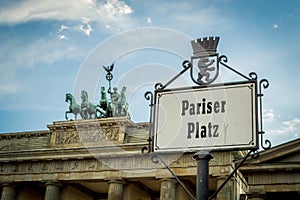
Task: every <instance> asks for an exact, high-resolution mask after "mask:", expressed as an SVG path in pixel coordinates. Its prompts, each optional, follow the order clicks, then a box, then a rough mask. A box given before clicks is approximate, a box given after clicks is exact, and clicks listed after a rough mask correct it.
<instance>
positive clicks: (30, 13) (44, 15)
mask: <svg viewBox="0 0 300 200" xmlns="http://www.w3.org/2000/svg"><path fill="white" fill-rule="evenodd" d="M131 13H133V9H132V8H131V7H130V6H128V5H127V4H126V3H125V2H124V1H120V0H107V1H105V2H99V1H96V0H76V1H74V0H64V1H40V0H26V1H21V2H19V3H18V4H13V6H9V7H2V8H0V24H1V23H2V24H19V23H25V22H27V21H32V20H67V21H76V22H78V21H82V19H83V18H86V19H89V20H90V21H95V22H100V23H103V24H104V23H109V24H113V25H114V26H116V27H117V28H120V27H124V26H125V25H127V26H130V25H131V22H130V18H129V17H128V15H130V14H131ZM64 28H67V27H61V31H63V30H64ZM84 32H85V34H89V33H90V31H89V29H87V28H84Z"/></svg>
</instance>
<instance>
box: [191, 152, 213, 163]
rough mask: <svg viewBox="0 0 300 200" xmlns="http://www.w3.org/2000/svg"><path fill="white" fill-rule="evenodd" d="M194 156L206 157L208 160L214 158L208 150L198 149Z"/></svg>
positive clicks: (196, 158) (198, 157)
mask: <svg viewBox="0 0 300 200" xmlns="http://www.w3.org/2000/svg"><path fill="white" fill-rule="evenodd" d="M193 158H194V159H195V160H200V159H204V160H208V161H210V160H211V159H213V157H212V155H211V154H210V153H209V152H208V151H198V152H196V153H195V154H194V155H193Z"/></svg>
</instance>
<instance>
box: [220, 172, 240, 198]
mask: <svg viewBox="0 0 300 200" xmlns="http://www.w3.org/2000/svg"><path fill="white" fill-rule="evenodd" d="M226 178H227V177H225V176H220V177H217V188H219V187H220V186H221V185H222V184H223V182H224V181H225V179H226ZM234 191H235V188H234V181H233V180H229V181H228V182H227V183H226V185H225V186H224V187H223V188H222V189H221V191H220V192H219V193H218V195H217V200H231V199H236V197H234Z"/></svg>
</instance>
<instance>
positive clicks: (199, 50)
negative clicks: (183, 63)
mask: <svg viewBox="0 0 300 200" xmlns="http://www.w3.org/2000/svg"><path fill="white" fill-rule="evenodd" d="M219 40H220V37H209V38H207V37H204V38H202V39H201V38H199V39H197V40H192V41H191V44H192V47H193V53H194V57H198V56H212V55H215V54H216V53H217V46H218V43H219Z"/></svg>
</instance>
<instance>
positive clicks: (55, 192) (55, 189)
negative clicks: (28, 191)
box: [45, 181, 61, 200]
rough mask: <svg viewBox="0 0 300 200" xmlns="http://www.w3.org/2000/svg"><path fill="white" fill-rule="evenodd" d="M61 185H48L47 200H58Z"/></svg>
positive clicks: (54, 182) (55, 183) (49, 183)
mask: <svg viewBox="0 0 300 200" xmlns="http://www.w3.org/2000/svg"><path fill="white" fill-rule="evenodd" d="M60 186H61V184H60V183H59V182H57V181H48V182H47V183H46V193H45V200H58V199H59V190H60Z"/></svg>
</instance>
